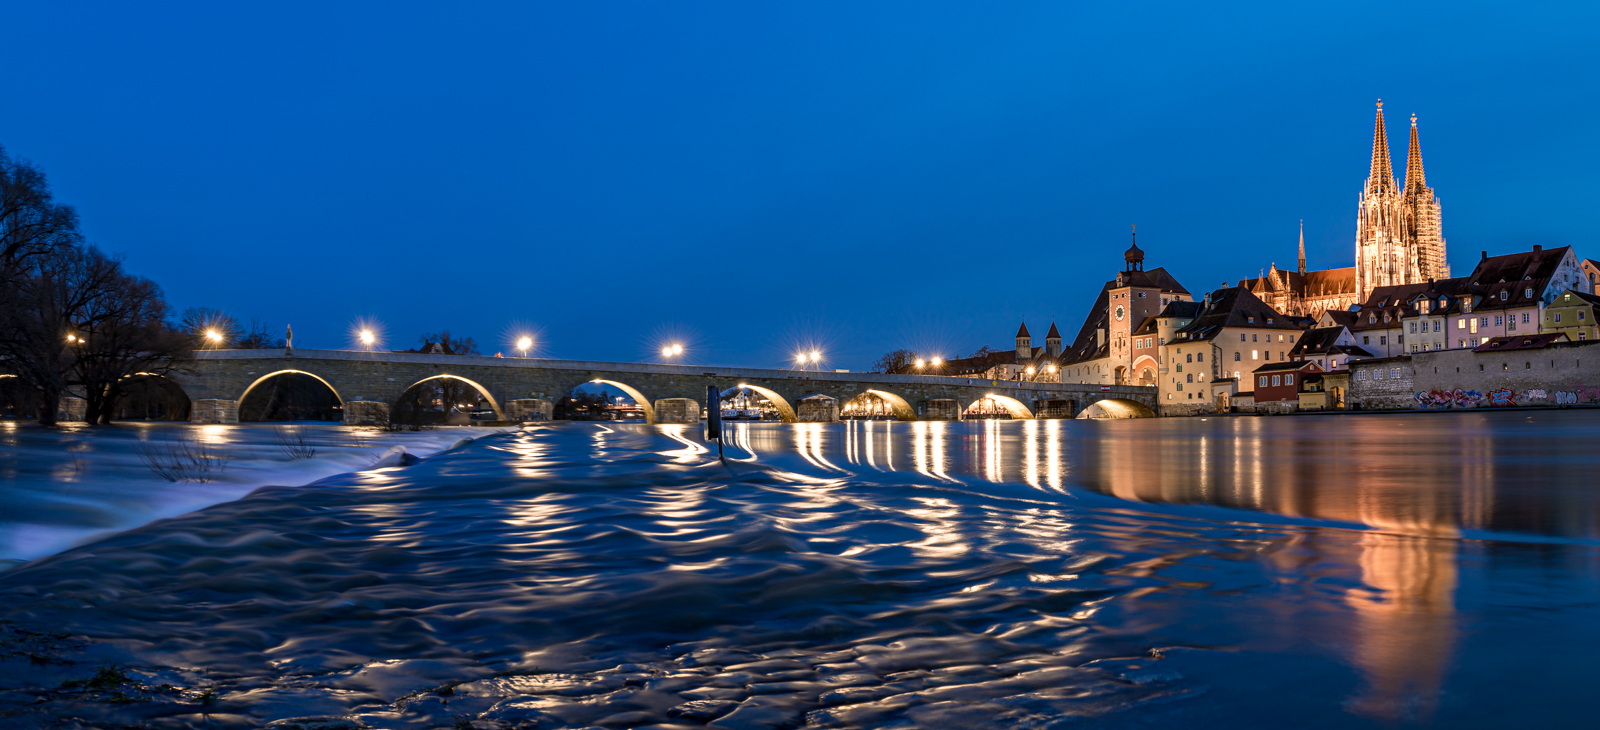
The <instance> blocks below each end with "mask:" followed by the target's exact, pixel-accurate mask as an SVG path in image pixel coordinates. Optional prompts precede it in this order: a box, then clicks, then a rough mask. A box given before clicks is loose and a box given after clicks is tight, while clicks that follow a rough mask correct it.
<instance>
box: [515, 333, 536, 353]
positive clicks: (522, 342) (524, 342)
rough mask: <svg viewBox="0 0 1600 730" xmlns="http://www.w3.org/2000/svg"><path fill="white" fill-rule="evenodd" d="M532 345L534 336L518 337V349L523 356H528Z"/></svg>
mask: <svg viewBox="0 0 1600 730" xmlns="http://www.w3.org/2000/svg"><path fill="white" fill-rule="evenodd" d="M532 347H533V338H532V337H521V338H518V339H517V351H519V352H521V353H522V356H523V357H527V356H528V350H529V349H531V348H532Z"/></svg>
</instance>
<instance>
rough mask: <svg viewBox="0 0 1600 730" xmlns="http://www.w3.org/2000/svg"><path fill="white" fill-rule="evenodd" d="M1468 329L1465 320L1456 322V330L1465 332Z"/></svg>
mask: <svg viewBox="0 0 1600 730" xmlns="http://www.w3.org/2000/svg"><path fill="white" fill-rule="evenodd" d="M1466 328H1467V320H1464V319H1458V320H1456V329H1458V330H1464V329H1466Z"/></svg>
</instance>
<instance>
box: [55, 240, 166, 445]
mask: <svg viewBox="0 0 1600 730" xmlns="http://www.w3.org/2000/svg"><path fill="white" fill-rule="evenodd" d="M79 255H80V257H81V258H82V259H83V260H84V261H85V271H88V272H95V273H96V275H95V276H94V277H93V278H90V279H85V280H82V281H73V280H68V281H66V282H65V283H66V284H67V285H68V286H69V287H71V288H74V289H77V290H78V291H79V293H80V296H81V298H82V302H83V304H82V306H80V307H78V308H77V310H76V311H75V312H74V313H73V319H74V325H75V330H76V332H75V338H76V339H75V341H73V342H72V343H71V348H70V349H71V350H72V357H71V359H70V362H71V368H70V370H69V372H70V375H69V377H68V382H70V383H71V384H73V385H77V386H80V387H82V388H83V391H84V398H85V400H87V401H88V420H89V423H91V424H94V423H110V422H111V414H112V413H113V412H114V411H115V408H116V403H117V400H118V399H119V398H121V397H122V396H123V395H124V393H125V388H126V386H127V385H128V383H127V379H128V378H130V377H132V376H134V375H135V374H143V375H166V374H167V373H170V372H172V371H173V370H175V369H177V368H178V367H179V365H180V364H181V362H182V358H183V357H184V355H186V354H187V353H188V351H189V350H190V348H191V346H192V345H191V342H190V340H189V338H188V337H187V336H185V335H184V334H183V333H182V332H178V331H174V330H172V329H169V328H168V327H167V324H166V317H167V302H166V300H165V299H164V298H163V297H162V295H161V287H160V286H157V285H156V283H155V282H153V281H151V280H149V279H146V278H144V277H141V276H134V275H132V274H128V273H127V272H126V271H124V270H123V269H122V262H121V261H118V260H116V259H111V258H107V257H106V256H105V255H104V254H102V253H100V252H99V251H98V250H96V249H95V248H93V247H88V248H85V249H82V250H81V251H80V254H79ZM98 272H103V275H102V274H100V273H98Z"/></svg>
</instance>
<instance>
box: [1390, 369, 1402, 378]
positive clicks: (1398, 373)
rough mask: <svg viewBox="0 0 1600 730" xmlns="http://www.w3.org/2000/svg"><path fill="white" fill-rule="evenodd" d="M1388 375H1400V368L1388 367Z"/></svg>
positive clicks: (1396, 376) (1394, 376)
mask: <svg viewBox="0 0 1600 730" xmlns="http://www.w3.org/2000/svg"><path fill="white" fill-rule="evenodd" d="M1389 377H1391V378H1398V377H1400V368H1389Z"/></svg>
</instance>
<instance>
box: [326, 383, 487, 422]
mask: <svg viewBox="0 0 1600 730" xmlns="http://www.w3.org/2000/svg"><path fill="white" fill-rule="evenodd" d="M318 379H319V380H320V378H318ZM430 380H459V381H461V382H463V383H466V384H467V385H470V386H472V388H473V389H474V390H476V391H478V395H481V396H483V399H484V400H486V401H488V402H489V407H490V408H493V409H494V416H495V418H498V419H500V420H502V421H504V420H506V412H505V411H504V410H503V409H501V408H500V402H499V401H496V400H495V399H494V395H492V394H491V393H490V392H489V389H488V388H485V387H483V386H482V385H480V384H479V383H477V382H476V381H474V380H472V379H471V378H463V377H461V376H460V375H451V374H449V373H441V374H439V375H430V376H428V377H426V378H423V379H421V380H418V381H417V382H415V383H412V384H410V385H408V386H406V388H405V390H402V391H400V395H401V396H402V397H403V396H405V394H406V393H408V392H410V391H411V389H412V388H415V387H417V386H419V385H422V384H423V383H426V382H428V381H430ZM330 387H331V386H330ZM446 412H449V408H448V406H447V407H446Z"/></svg>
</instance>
